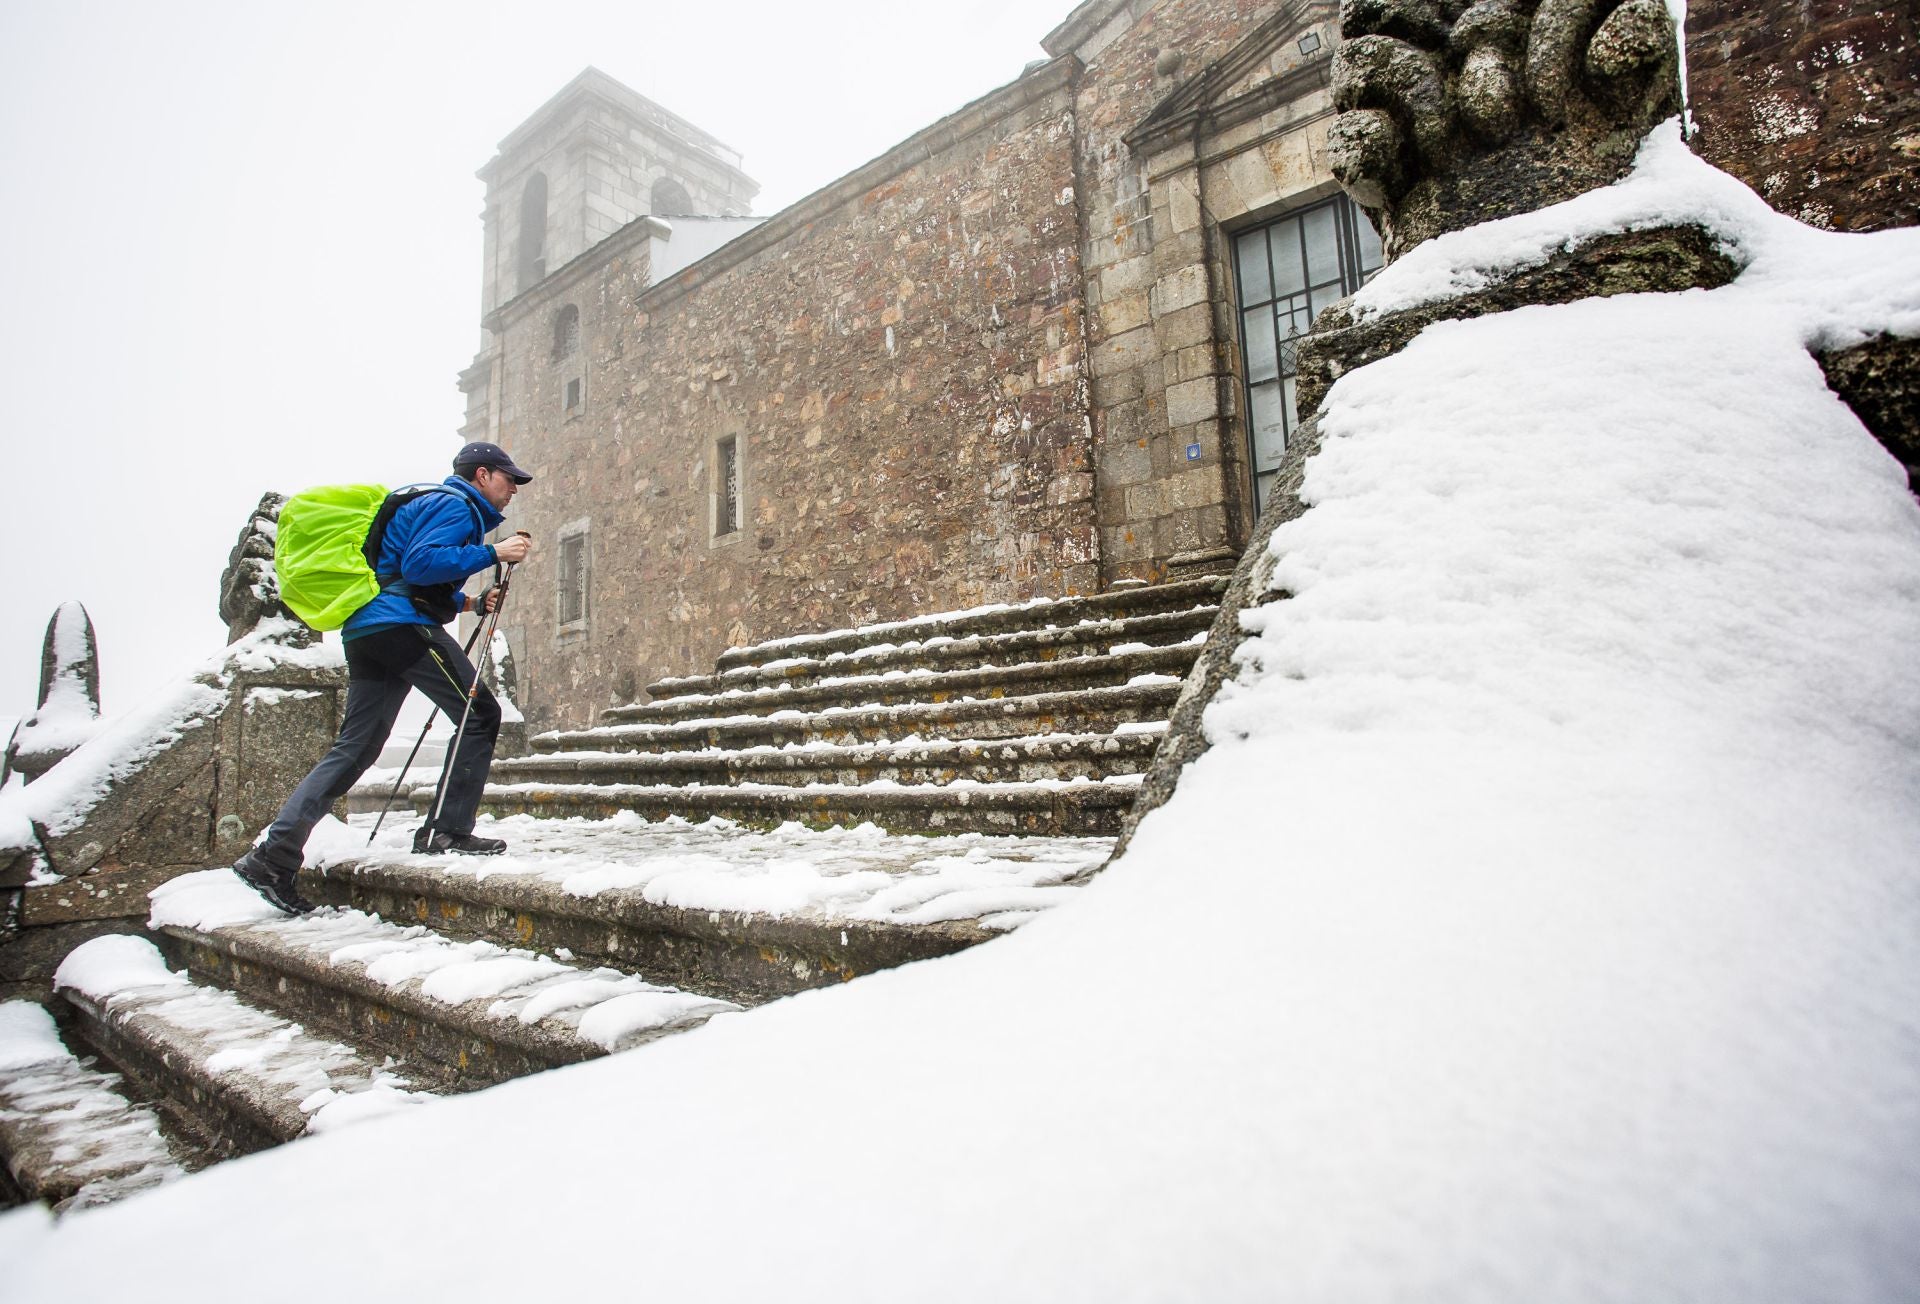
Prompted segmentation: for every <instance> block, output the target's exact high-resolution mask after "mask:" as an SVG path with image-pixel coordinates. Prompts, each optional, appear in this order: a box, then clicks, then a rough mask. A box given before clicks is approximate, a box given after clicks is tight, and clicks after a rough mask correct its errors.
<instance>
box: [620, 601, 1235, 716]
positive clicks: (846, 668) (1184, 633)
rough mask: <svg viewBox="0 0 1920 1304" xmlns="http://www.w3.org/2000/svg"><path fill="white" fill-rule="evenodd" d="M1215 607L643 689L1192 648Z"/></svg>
mask: <svg viewBox="0 0 1920 1304" xmlns="http://www.w3.org/2000/svg"><path fill="white" fill-rule="evenodd" d="M1219 610H1220V609H1219V607H1217V606H1214V605H1212V604H1201V605H1197V606H1194V607H1191V608H1189V609H1187V610H1185V611H1171V612H1161V613H1157V614H1154V615H1148V616H1132V617H1127V618H1125V619H1119V620H1087V621H1082V622H1080V623H1079V624H1075V625H1066V626H1047V627H1045V628H1042V629H1020V630H1014V631H1011V632H1008V633H1000V634H980V635H974V636H971V637H966V638H955V637H953V636H952V635H946V634H942V635H930V636H928V637H926V638H924V639H918V640H913V639H910V640H908V641H905V642H901V643H887V642H880V643H873V644H869V645H867V646H865V647H860V648H855V649H852V650H850V651H838V652H828V653H825V654H824V655H820V656H790V657H781V658H776V659H774V660H771V661H762V662H751V663H748V664H746V665H738V666H733V667H731V668H729V669H726V670H722V671H717V672H716V673H714V674H710V675H689V676H685V677H680V678H672V679H662V680H659V681H657V682H655V683H652V684H649V685H647V693H648V695H649V696H650V697H651V698H653V700H655V701H661V700H664V699H667V698H671V697H682V696H692V695H702V694H709V695H710V694H714V693H722V692H727V691H730V690H733V689H754V688H765V687H774V686H778V685H783V684H784V685H787V686H790V687H799V686H801V685H803V684H809V683H813V682H816V681H818V680H822V679H829V678H841V677H845V676H849V675H869V676H871V675H884V674H891V673H893V672H896V671H905V672H915V671H950V670H968V669H975V668H980V667H985V666H1008V665H1015V664H1020V663H1024V662H1050V661H1057V660H1061V659H1065V658H1072V657H1085V656H1104V655H1113V654H1116V653H1124V652H1129V651H1142V650H1145V649H1148V648H1153V647H1167V646H1174V645H1182V646H1197V645H1199V644H1200V643H1203V642H1205V641H1206V636H1207V629H1208V627H1209V626H1210V625H1212V623H1213V619H1214V617H1215V616H1216V615H1217V614H1219Z"/></svg>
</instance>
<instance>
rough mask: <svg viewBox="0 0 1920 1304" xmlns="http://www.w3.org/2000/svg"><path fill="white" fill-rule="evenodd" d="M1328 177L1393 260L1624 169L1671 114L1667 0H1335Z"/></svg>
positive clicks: (1675, 65)
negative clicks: (1337, 39)
mask: <svg viewBox="0 0 1920 1304" xmlns="http://www.w3.org/2000/svg"><path fill="white" fill-rule="evenodd" d="M1340 23H1341V31H1342V34H1343V39H1342V40H1341V43H1340V48H1339V50H1338V51H1337V52H1336V53H1335V55H1334V64H1333V95H1334V104H1335V106H1336V107H1337V108H1338V109H1339V110H1340V116H1339V117H1338V118H1337V119H1336V120H1335V121H1334V125H1333V128H1332V131H1331V133H1330V135H1329V138H1328V143H1327V150H1328V156H1329V161H1330V163H1331V165H1332V168H1333V173H1334V175H1335V176H1336V177H1337V178H1339V181H1340V184H1341V185H1342V186H1344V187H1345V188H1346V190H1347V193H1348V194H1350V195H1351V196H1353V198H1354V201H1355V202H1356V203H1358V204H1359V205H1360V206H1361V207H1362V208H1364V209H1365V210H1366V211H1367V215H1368V217H1370V218H1371V219H1373V223H1374V225H1375V227H1376V228H1378V229H1379V231H1380V234H1381V237H1382V240H1383V241H1384V243H1385V245H1386V251H1387V257H1388V258H1389V259H1393V258H1397V257H1398V256H1399V255H1401V254H1403V253H1405V252H1406V251H1407V250H1409V249H1411V248H1412V247H1413V246H1415V245H1417V244H1419V243H1420V242H1421V241H1423V240H1426V239H1429V238H1431V237H1433V236H1436V235H1439V234H1441V233H1442V232H1445V231H1455V230H1460V229H1462V228H1465V227H1469V226H1474V225H1477V224H1479V223H1481V222H1486V221H1490V220H1493V219H1495V218H1501V217H1509V216H1512V215H1514V214H1516V213H1523V212H1531V211H1533V210H1535V209H1539V208H1544V207H1546V206H1547V205H1549V204H1555V203H1559V202H1560V201H1562V200H1565V199H1571V198H1572V197H1573V196H1575V195H1578V194H1581V193H1583V192H1585V191H1588V190H1593V189H1596V188H1598V187H1600V186H1604V185H1609V184H1611V183H1613V182H1614V181H1617V180H1619V179H1620V177H1622V176H1624V175H1625V174H1626V171H1627V169H1628V168H1629V167H1630V166H1631V165H1632V162H1633V157H1634V151H1635V149H1636V148H1637V147H1638V145H1639V143H1640V139H1641V137H1642V136H1644V135H1645V134H1646V133H1647V132H1648V131H1649V130H1650V129H1651V128H1652V127H1654V126H1655V125H1656V124H1658V123H1659V122H1661V121H1662V120H1664V119H1666V118H1669V117H1672V116H1673V115H1674V114H1676V113H1678V112H1679V111H1680V78H1679V58H1678V38H1677V35H1676V33H1675V29H1674V23H1673V17H1672V15H1671V14H1670V13H1669V12H1668V10H1667V5H1666V3H1665V0H1472V2H1471V3H1469V2H1467V0H1342V3H1341V5H1340Z"/></svg>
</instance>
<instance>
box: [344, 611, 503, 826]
mask: <svg viewBox="0 0 1920 1304" xmlns="http://www.w3.org/2000/svg"><path fill="white" fill-rule="evenodd" d="M501 596H502V597H504V596H506V595H505V594H502V595H501ZM479 639H480V623H479V622H478V621H475V622H474V625H473V633H471V634H469V635H468V636H467V645H466V646H465V647H463V648H461V649H460V650H461V652H463V653H465V654H466V655H468V656H472V655H473V645H474V644H475V643H476V642H478V641H479ZM432 728H433V712H431V711H429V712H427V723H426V726H425V727H424V728H422V729H421V730H420V736H419V737H418V738H416V739H414V740H413V750H412V751H410V752H408V753H407V762H406V764H405V765H402V766H401V767H400V777H399V778H397V779H395V780H394V781H393V791H392V792H389V793H388V794H387V799H386V800H385V801H384V802H382V803H381V804H380V818H379V819H376V820H375V821H374V822H373V832H371V833H369V834H367V845H368V846H369V847H371V846H372V845H373V840H374V839H375V838H377V837H379V836H380V826H381V825H382V824H385V823H386V822H387V812H388V811H390V810H392V809H393V803H394V799H395V798H397V797H398V796H399V795H400V789H401V788H402V787H403V786H405V784H406V782H407V771H408V770H411V769H412V768H413V758H414V757H416V756H418V755H419V754H420V748H421V747H422V746H424V745H425V744H426V741H427V734H428V732H429V731H431V730H432Z"/></svg>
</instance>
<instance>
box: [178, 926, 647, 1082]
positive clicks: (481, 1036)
mask: <svg viewBox="0 0 1920 1304" xmlns="http://www.w3.org/2000/svg"><path fill="white" fill-rule="evenodd" d="M157 931H159V932H162V933H165V934H166V935H167V936H169V937H172V938H175V939H177V940H179V941H181V942H185V943H187V944H188V945H190V946H200V947H204V948H206V949H207V950H209V951H213V952H216V953H218V954H221V955H225V956H228V957H230V958H231V959H234V960H238V961H240V962H242V963H244V964H250V965H254V966H257V967H259V968H262V969H267V970H271V971H272V972H274V973H276V974H279V975H281V976H282V977H283V978H285V979H288V980H291V981H293V982H295V983H302V984H306V985H308V986H312V987H319V988H325V989H329V990H331V991H335V992H340V993H342V994H344V995H346V996H349V997H351V998H353V999H355V1000H359V1001H365V1002H368V1003H370V1004H372V1005H376V1006H384V1007H386V1008H388V1009H391V1010H394V1011H397V1012H398V1013H400V1014H403V1015H405V1016H407V1017H409V1018H412V1019H417V1020H419V1021H421V1022H423V1023H431V1024H436V1025H438V1026H440V1027H442V1028H444V1029H447V1030H449V1031H452V1032H455V1033H458V1034H460V1035H462V1036H465V1037H471V1038H473V1039H475V1040H478V1041H484V1042H490V1043H492V1044H494V1045H498V1046H503V1047H506V1048H507V1049H509V1050H511V1051H513V1052H514V1053H516V1054H518V1055H520V1056H522V1057H524V1058H526V1059H528V1060H531V1061H534V1062H538V1063H545V1064H548V1065H551V1066H553V1067H559V1066H561V1065H564V1064H577V1063H580V1062H582V1061H584V1060H589V1059H597V1058H598V1057H600V1056H602V1055H605V1054H606V1053H607V1051H606V1049H605V1048H604V1047H602V1046H600V1045H599V1044H598V1043H596V1042H592V1041H588V1040H587V1039H585V1038H584V1037H581V1036H579V1035H578V1034H577V1033H575V1032H574V1031H573V1030H572V1029H571V1028H565V1027H563V1026H557V1025H555V1024H554V1023H553V1022H552V1021H550V1020H542V1021H539V1022H536V1023H532V1024H523V1023H521V1022H520V1021H519V1020H518V1019H516V1018H507V1017H503V1016H500V1015H494V1014H490V1013H488V1010H489V1007H491V1006H492V1005H493V1003H494V1001H495V1000H496V999H497V998H495V997H478V998H476V999H474V1000H471V1001H463V1002H459V1003H457V1004H456V1003H453V1002H447V1001H439V1000H435V999H434V998H432V997H430V996H426V995H424V994H422V993H421V992H419V991H418V990H417V986H407V985H401V986H393V987H389V986H388V985H386V984H385V983H382V982H377V981H375V980H374V979H372V978H369V977H367V976H366V974H365V972H364V968H363V967H361V966H355V967H352V968H349V967H347V966H343V965H335V964H331V963H328V962H326V961H324V960H320V959H317V958H315V957H314V956H313V955H311V954H309V953H307V952H304V951H300V950H296V949H293V948H290V947H286V948H283V947H278V946H272V945H269V944H267V943H265V942H264V941H262V940H261V939H260V938H259V937H258V936H257V935H253V934H249V933H240V932H229V931H227V930H225V929H214V930H212V931H203V930H200V929H194V928H183V927H180V926H179V925H175V924H168V925H165V926H163V927H162V928H160V929H159V930H157ZM288 1017H293V1018H295V1021H296V1022H298V1021H299V1020H298V1018H297V1017H295V1015H294V1014H293V1013H291V1012H289V1013H288ZM679 1030H680V1029H679V1028H678V1027H675V1028H673V1031H679ZM660 1035H662V1036H664V1035H667V1033H666V1032H665V1031H664V1030H663V1031H662V1032H661V1033H660ZM647 1040H651V1038H647ZM636 1044H638V1043H637V1042H636ZM423 1067H424V1066H423Z"/></svg>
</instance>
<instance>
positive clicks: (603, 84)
mask: <svg viewBox="0 0 1920 1304" xmlns="http://www.w3.org/2000/svg"><path fill="white" fill-rule="evenodd" d="M595 101H597V102H599V103H601V104H605V105H608V106H610V107H612V108H614V109H617V110H619V111H620V112H621V113H623V114H625V115H626V116H627V117H630V118H633V119H635V120H636V121H638V122H640V123H642V124H643V125H646V126H649V127H652V128H653V129H654V130H656V131H660V132H662V134H664V135H668V136H671V137H672V138H673V139H674V140H675V141H676V142H677V143H678V144H680V145H683V146H685V147H686V148H687V149H688V150H690V151H691V152H693V153H695V154H697V155H699V156H701V157H702V158H704V159H706V160H709V161H710V162H711V163H712V164H713V165H714V166H715V167H717V168H720V169H722V170H723V171H724V172H726V173H728V174H731V175H735V176H739V177H741V178H742V179H744V180H745V181H747V182H748V183H749V187H748V188H749V189H750V190H752V191H758V190H759V187H758V186H757V185H753V184H752V182H753V178H751V177H749V176H747V174H746V173H745V172H742V171H741V170H740V163H739V159H740V151H739V150H736V149H734V148H733V147H732V146H731V145H728V144H727V143H726V142H724V141H722V140H720V139H719V138H718V137H716V136H713V135H711V134H710V133H708V132H705V131H702V130H701V129H700V128H699V127H696V126H695V125H694V124H693V123H691V122H688V121H687V120H686V119H685V118H683V117H681V116H680V115H679V114H677V113H674V112H673V111H672V110H670V109H666V108H662V107H661V106H660V105H658V104H655V103H654V102H653V101H652V100H650V99H648V98H647V97H646V96H644V95H642V94H640V93H639V92H638V91H636V90H633V89H632V88H631V87H628V86H625V85H623V84H622V83H620V82H619V81H616V80H615V79H614V78H612V77H609V76H607V74H605V73H603V72H601V71H600V70H599V69H598V68H592V67H589V68H587V69H585V70H583V71H582V72H581V73H580V75H579V76H577V77H575V78H574V79H573V80H572V81H570V82H568V83H567V84H566V85H565V86H562V87H561V88H560V89H559V90H558V91H556V92H555V93H554V95H553V98H551V99H549V100H548V101H547V102H546V103H545V104H542V105H541V106H540V107H539V108H537V109H535V110H534V111H533V113H532V114H531V115H530V116H529V117H528V118H527V119H526V121H524V122H522V123H521V124H520V125H519V126H517V127H515V128H514V129H513V130H512V131H511V132H509V133H507V135H506V137H505V138H504V139H503V140H501V142H500V144H499V145H498V146H497V147H496V151H495V153H494V156H493V157H492V158H491V159H489V160H488V161H487V163H486V165H485V166H484V167H482V168H481V169H480V170H479V171H478V172H476V173H474V175H475V176H477V177H479V178H480V179H481V180H482V181H484V182H486V183H487V184H488V185H489V186H492V185H493V183H494V181H495V179H496V178H497V177H499V176H500V175H501V174H502V173H503V172H506V171H508V170H509V169H508V168H507V159H508V157H509V156H510V155H513V154H515V153H517V152H519V151H520V150H521V149H522V147H523V146H525V145H527V144H528V143H529V142H530V141H532V140H534V139H535V138H536V137H538V136H539V134H540V133H541V132H543V131H546V130H549V129H559V127H560V124H561V121H562V119H564V117H565V116H566V114H567V113H568V111H570V110H571V109H573V108H574V107H575V106H576V105H578V104H583V103H591V102H595ZM651 119H657V121H651Z"/></svg>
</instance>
